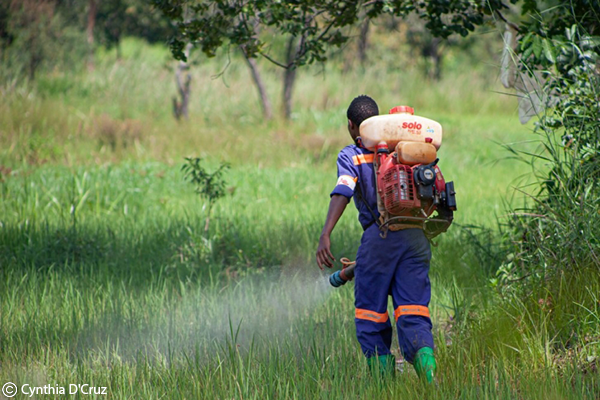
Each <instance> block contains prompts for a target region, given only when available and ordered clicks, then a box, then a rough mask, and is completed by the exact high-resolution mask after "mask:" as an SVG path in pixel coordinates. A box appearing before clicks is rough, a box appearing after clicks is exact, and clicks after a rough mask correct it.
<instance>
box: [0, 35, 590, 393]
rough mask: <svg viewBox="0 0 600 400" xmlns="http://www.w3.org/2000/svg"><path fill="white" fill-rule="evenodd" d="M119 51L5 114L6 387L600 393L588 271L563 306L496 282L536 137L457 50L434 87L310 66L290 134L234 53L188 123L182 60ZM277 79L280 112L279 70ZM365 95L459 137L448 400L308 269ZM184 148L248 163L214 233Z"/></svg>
mask: <svg viewBox="0 0 600 400" xmlns="http://www.w3.org/2000/svg"><path fill="white" fill-rule="evenodd" d="M384 55H385V56H386V57H387V56H388V55H387V53H386V54H384ZM113 57H114V56H113V55H112V54H110V53H102V52H100V53H99V54H98V57H97V60H98V64H97V66H96V69H95V70H94V71H93V72H91V73H80V74H77V75H75V76H68V75H67V74H66V73H61V72H54V73H50V74H47V75H45V76H44V77H42V78H41V79H40V81H39V82H37V83H36V84H35V85H30V86H26V85H23V86H18V87H16V88H15V89H13V90H12V91H11V92H10V93H9V96H7V97H6V101H4V102H2V104H0V139H1V140H2V143H3V144H5V145H3V146H2V149H0V164H1V165H2V166H3V167H2V168H0V171H2V175H1V178H2V179H0V181H1V182H0V196H1V201H0V293H2V295H1V296H0V321H1V324H0V360H2V362H1V364H0V383H4V382H7V381H11V382H15V383H17V385H18V386H19V388H21V386H22V385H23V384H29V385H31V386H34V385H37V386H42V385H45V384H51V385H54V384H57V385H59V386H68V384H72V383H74V384H77V383H79V384H85V383H87V384H90V385H94V386H106V387H108V393H109V395H108V397H110V398H119V399H120V398H150V399H153V398H182V399H183V398H240V399H241V398H261V399H262V398H292V399H294V398H297V399H307V398H311V399H312V398H327V399H330V398H340V399H347V398H389V399H396V398H402V397H405V398H431V399H449V398H460V399H487V398H490V399H492V398H493V399H554V398H555V399H582V398H589V399H592V398H597V396H598V393H599V387H598V379H597V376H596V372H595V369H594V368H595V367H594V366H595V358H594V357H596V354H597V353H596V350H595V349H597V345H596V344H594V343H593V341H594V336H593V333H594V332H596V331H597V329H596V328H594V324H596V325H597V316H598V306H597V296H595V293H597V288H598V287H600V285H599V284H598V278H597V277H592V276H582V277H580V278H578V279H579V280H578V281H577V282H582V281H584V280H585V279H587V287H588V288H587V289H586V291H583V293H587V295H585V296H578V295H574V294H573V293H572V292H571V291H569V290H568V287H570V286H572V285H573V283H572V282H567V281H565V291H564V296H561V298H560V299H553V301H554V305H553V307H552V308H548V307H544V306H543V305H539V304H538V303H536V302H537V300H538V299H537V298H523V299H515V298H513V297H510V296H507V297H502V296H500V295H499V294H498V293H497V292H496V291H494V290H493V289H492V288H491V286H490V284H489V282H490V279H491V278H493V277H494V273H495V271H496V269H497V267H498V265H499V264H500V262H501V260H500V259H499V258H500V257H501V256H502V254H501V251H500V250H499V249H498V248H496V247H495V243H497V239H498V235H499V233H498V231H497V229H496V228H497V226H496V217H497V216H502V214H503V213H504V212H505V211H504V204H505V202H506V201H507V200H506V199H507V198H510V196H511V194H512V190H511V186H513V185H517V184H519V183H522V182H528V180H527V179H529V178H528V175H527V174H528V172H529V171H528V170H527V169H524V168H523V167H522V164H517V163H515V162H514V161H511V160H509V159H505V158H507V157H508V156H509V155H510V153H508V152H507V151H506V150H504V149H503V147H502V146H500V145H499V144H498V143H507V142H522V141H527V140H528V139H529V138H530V136H529V135H530V128H529V127H522V126H520V125H518V118H517V115H516V112H515V110H516V101H514V99H513V98H510V97H508V96H502V95H499V94H497V93H493V92H491V90H492V89H491V88H493V87H494V88H495V87H496V86H493V85H494V83H493V82H494V76H495V73H493V71H490V68H489V67H487V66H485V65H484V66H483V67H482V66H481V65H477V64H474V63H470V64H465V63H467V62H468V61H465V60H464V59H461V57H463V56H462V55H461V53H457V54H455V55H453V57H455V58H456V59H458V60H459V61H455V62H456V65H457V66H458V67H457V68H456V69H452V68H450V69H449V70H448V71H447V74H446V77H445V78H444V79H443V80H442V81H441V82H439V83H435V84H434V83H433V82H430V81H427V80H426V79H424V78H422V75H421V74H420V72H419V71H418V70H417V69H416V66H415V65H412V66H409V67H407V68H405V69H404V70H403V73H402V74H399V73H398V69H399V68H400V67H401V66H402V65H401V64H398V61H397V60H395V61H394V60H388V61H386V62H381V63H373V65H372V66H370V68H366V69H363V70H361V69H360V68H359V67H354V68H351V69H350V70H349V71H347V72H343V71H342V68H341V67H340V65H341V63H342V62H341V61H340V60H335V61H334V63H332V64H331V65H330V66H328V67H327V68H326V69H325V71H322V70H319V69H317V68H313V69H308V70H304V71H301V73H300V78H299V82H298V86H297V89H296V94H295V114H294V115H293V120H292V121H291V122H286V121H283V120H280V119H275V120H273V121H262V119H261V117H260V114H259V110H258V108H257V104H256V94H255V92H254V88H253V87H252V86H250V85H249V84H248V79H249V75H248V71H246V69H245V67H244V66H243V64H242V63H237V62H233V63H232V64H231V66H230V67H229V68H228V69H227V70H226V73H225V74H224V75H223V76H222V77H220V78H219V79H213V78H212V76H213V75H215V73H217V72H218V71H219V70H220V69H221V68H222V66H223V65H224V64H225V63H226V57H224V56H223V57H221V58H217V59H216V60H212V61H206V60H202V62H201V63H200V65H199V66H197V67H196V68H194V83H193V89H192V90H193V96H194V99H195V100H194V101H193V102H192V104H191V110H190V114H191V118H190V120H189V121H185V122H182V123H176V122H174V121H173V120H172V118H171V116H170V108H169V107H170V106H169V102H170V97H169V96H170V93H173V92H174V88H173V84H172V79H173V76H172V72H171V71H170V70H167V69H165V68H164V67H163V66H164V65H165V64H167V63H170V62H167V60H168V58H167V57H168V55H167V53H166V50H165V49H163V48H159V47H151V46H147V45H143V44H140V43H139V42H136V41H131V40H128V41H125V42H124V43H123V59H122V60H120V61H119V62H116V63H115V61H114V59H113ZM384 58H385V57H384ZM382 59H383V58H382ZM169 65H172V64H169ZM261 66H262V67H263V68H264V73H265V74H267V76H269V77H270V79H268V90H269V93H270V94H271V96H272V98H273V99H274V98H275V96H276V94H277V93H278V90H279V85H278V81H277V80H278V79H279V74H280V72H278V71H275V70H273V69H271V68H270V67H267V66H266V65H261ZM466 66H467V67H468V68H471V69H472V71H473V73H472V74H470V75H469V76H467V75H465V74H463V73H462V71H461V70H462V69H464V68H466ZM365 88H368V92H369V93H370V94H371V95H372V96H373V97H374V98H376V99H377V100H378V101H379V103H380V105H381V108H382V110H386V109H387V108H391V107H392V106H394V105H397V103H399V102H400V103H408V104H410V105H413V106H415V108H416V109H417V112H422V113H423V115H426V116H429V117H432V118H435V119H437V120H439V121H440V122H441V123H442V125H443V126H444V128H445V135H444V145H443V146H442V149H441V151H440V158H441V163H440V165H441V168H442V170H443V172H444V175H445V177H446V178H447V179H451V180H454V181H455V185H456V188H457V191H458V194H457V196H458V206H459V212H458V213H457V215H456V225H455V226H454V227H452V228H451V230H450V232H449V233H447V234H446V235H444V236H443V237H441V238H440V239H439V245H438V247H436V248H435V249H434V260H433V264H432V283H433V284H432V286H433V298H432V305H431V310H432V315H433V320H434V326H435V338H436V346H437V356H438V363H439V375H438V383H437V386H436V387H435V388H427V387H425V386H423V385H421V384H420V383H419V382H418V380H417V377H416V375H415V374H414V372H413V371H412V367H410V366H407V365H406V366H404V370H405V372H404V373H402V374H398V375H397V376H396V378H395V379H393V380H392V379H390V380H386V381H384V382H382V381H378V380H376V379H373V378H372V377H371V376H370V375H369V373H368V371H367V370H366V363H365V362H364V359H363V356H362V355H361V354H360V350H359V347H358V345H357V343H356V339H355V335H354V333H355V332H354V322H353V290H352V289H353V288H352V284H349V285H347V286H345V287H342V288H340V289H337V290H335V289H333V288H331V287H329V286H328V284H327V282H326V274H322V273H320V272H319V271H318V269H317V268H316V266H315V265H314V251H315V248H316V242H317V238H318V235H319V232H320V229H321V227H322V223H323V221H324V218H325V213H326V209H327V204H328V199H329V198H328V193H329V191H330V190H331V188H332V185H333V184H334V182H335V158H336V154H337V152H338V150H339V149H340V148H341V147H343V146H344V145H346V144H347V143H348V139H349V138H348V136H347V132H346V131H345V116H344V114H345V108H346V106H347V103H348V102H349V101H350V99H351V98H352V97H354V96H355V95H357V94H359V93H362V92H364V91H366V90H367V89H365ZM224 99H225V100H224ZM522 146H530V148H533V147H534V146H535V144H533V143H528V144H523V145H522ZM184 156H202V157H205V159H206V160H207V162H208V163H209V164H210V165H211V166H213V167H214V166H216V165H218V163H219V162H221V161H228V162H230V163H231V164H232V169H231V170H230V171H228V172H227V175H226V179H227V185H228V187H229V190H228V195H227V196H226V197H225V198H223V199H222V200H220V201H219V202H218V203H217V205H216V206H215V209H214V210H213V214H212V215H213V217H212V219H211V230H210V232H209V233H208V234H205V233H204V229H203V228H204V217H205V213H206V204H203V202H202V201H201V200H200V199H199V198H198V197H197V196H196V195H195V194H194V193H193V188H192V186H191V185H189V184H188V183H186V182H185V181H184V179H183V174H182V172H181V170H180V169H181V166H182V164H183V157H184ZM9 170H10V171H9ZM514 201H523V200H522V199H521V198H518V197H517V198H516V199H515V200H514ZM474 225H476V226H480V227H481V228H479V229H477V228H473V227H472V226H474ZM360 233H361V232H360V229H359V227H358V224H357V223H356V212H355V211H354V210H353V208H352V207H349V208H348V210H347V211H346V213H345V215H344V216H343V217H342V219H341V221H340V223H339V225H338V227H337V228H336V230H335V231H334V234H333V237H332V243H333V252H334V254H335V255H336V257H338V258H339V257H341V256H349V257H350V258H353V256H354V254H355V252H356V249H357V246H358V241H359V238H360ZM486 235H487V236H486ZM594 302H595V303H594ZM544 304H546V303H544ZM583 307H585V309H587V310H588V311H587V313H586V316H587V317H586V318H587V319H586V323H585V324H584V325H585V326H588V330H587V331H586V332H580V333H586V334H591V336H590V340H589V343H588V345H586V346H585V347H584V348H577V347H574V348H571V349H570V350H572V352H571V353H569V349H557V348H555V346H556V344H557V341H556V340H555V337H554V335H553V333H552V332H553V330H552V329H551V328H552V324H553V323H555V315H557V314H560V318H558V319H560V320H563V321H564V320H568V319H569V318H572V317H573V316H575V315H578V314H577V312H578V310H581V309H582V308H583ZM550 309H552V310H553V311H550ZM561 313H562V314H561ZM595 318H596V319H595ZM561 326H564V324H563V325H561ZM559 355H560V356H561V357H563V356H564V357H563V358H559V357H558V356H559ZM582 357H584V358H585V362H583V363H582V362H581V358H582ZM590 360H591V361H590ZM582 366H583V367H582ZM19 396H20V397H22V398H24V397H25V396H24V395H22V394H20V395H18V396H17V398H18V397H19ZM38 397H42V396H41V395H40V396H38ZM75 397H84V396H83V395H81V394H79V395H78V396H75Z"/></svg>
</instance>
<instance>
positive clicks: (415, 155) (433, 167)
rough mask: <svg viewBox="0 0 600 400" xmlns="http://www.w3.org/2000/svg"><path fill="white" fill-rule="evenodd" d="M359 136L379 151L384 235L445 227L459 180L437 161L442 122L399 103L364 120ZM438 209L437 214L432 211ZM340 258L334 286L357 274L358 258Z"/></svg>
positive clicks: (380, 222)
mask: <svg viewBox="0 0 600 400" xmlns="http://www.w3.org/2000/svg"><path fill="white" fill-rule="evenodd" d="M360 140H361V143H362V145H363V147H366V148H367V149H369V150H371V151H374V152H375V156H374V158H373V163H374V166H375V168H374V169H375V173H376V179H375V182H376V186H377V210H378V211H379V214H380V218H379V220H377V221H376V223H377V225H378V226H379V229H380V230H381V233H380V235H381V237H382V238H384V239H385V238H386V237H387V233H388V231H397V230H400V229H406V228H415V227H417V228H421V229H423V231H424V232H425V235H426V236H427V237H428V238H429V239H431V238H434V237H435V236H437V235H439V234H440V233H443V232H446V230H448V228H449V227H450V224H452V220H453V217H454V211H456V193H455V191H454V182H446V181H445V180H444V176H443V175H442V171H441V170H440V168H439V167H438V165H437V163H438V161H439V158H437V150H438V149H439V148H440V146H441V144H442V126H441V125H440V124H439V123H438V122H436V121H433V120H431V119H428V118H424V117H419V116H416V115H414V110H413V109H412V108H411V107H408V106H398V107H394V108H392V109H391V110H390V113H389V114H387V115H377V116H373V117H371V118H368V119H366V120H364V121H363V122H362V124H361V125H360ZM367 206H368V205H367ZM434 211H437V215H436V216H435V217H431V215H432V214H433V212H434ZM373 214H374V213H373ZM341 261H342V264H343V265H344V266H343V268H342V270H340V271H337V272H335V273H333V274H332V275H331V276H330V277H329V282H330V283H331V285H332V286H334V287H339V286H341V285H343V284H345V283H346V282H347V281H350V280H352V278H354V267H355V265H354V263H352V262H350V261H349V260H348V259H342V260H341Z"/></svg>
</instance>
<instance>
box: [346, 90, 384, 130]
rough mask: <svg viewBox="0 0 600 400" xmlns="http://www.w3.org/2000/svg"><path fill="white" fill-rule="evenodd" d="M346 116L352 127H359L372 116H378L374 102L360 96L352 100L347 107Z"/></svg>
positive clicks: (365, 96) (367, 97)
mask: <svg viewBox="0 0 600 400" xmlns="http://www.w3.org/2000/svg"><path fill="white" fill-rule="evenodd" d="M346 115H347V116H348V119H349V120H350V121H352V122H353V123H354V125H356V126H360V124H362V122H363V121H364V120H365V119H367V118H369V117H372V116H374V115H379V107H377V103H375V100H373V99H372V98H370V97H369V96H367V95H364V94H361V95H360V96H358V97H356V98H355V99H354V100H352V103H350V106H348V111H347V112H346Z"/></svg>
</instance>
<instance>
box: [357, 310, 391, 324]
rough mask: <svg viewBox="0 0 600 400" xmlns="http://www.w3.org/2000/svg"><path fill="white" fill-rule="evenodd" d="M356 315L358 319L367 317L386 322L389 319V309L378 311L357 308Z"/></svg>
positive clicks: (368, 319) (374, 320)
mask: <svg viewBox="0 0 600 400" xmlns="http://www.w3.org/2000/svg"><path fill="white" fill-rule="evenodd" d="M354 316H355V317H356V318H357V319H366V320H367V321H373V322H379V323H381V322H386V321H387V320H388V319H389V316H388V313H387V311H386V312H384V313H378V312H375V311H371V310H363V309H362V308H357V309H356V312H355V313H354Z"/></svg>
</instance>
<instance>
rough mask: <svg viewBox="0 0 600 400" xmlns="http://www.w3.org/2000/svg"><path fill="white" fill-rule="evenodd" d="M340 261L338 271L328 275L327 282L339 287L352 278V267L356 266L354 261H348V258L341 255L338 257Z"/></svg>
mask: <svg viewBox="0 0 600 400" xmlns="http://www.w3.org/2000/svg"><path fill="white" fill-rule="evenodd" d="M340 262H341V263H342V269H341V270H339V271H335V272H334V273H333V274H331V275H330V276H329V283H330V284H331V286H333V287H340V286H342V285H344V284H346V282H348V281H351V280H352V279H353V278H354V268H356V261H350V260H349V259H348V258H346V257H343V258H341V259H340Z"/></svg>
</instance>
